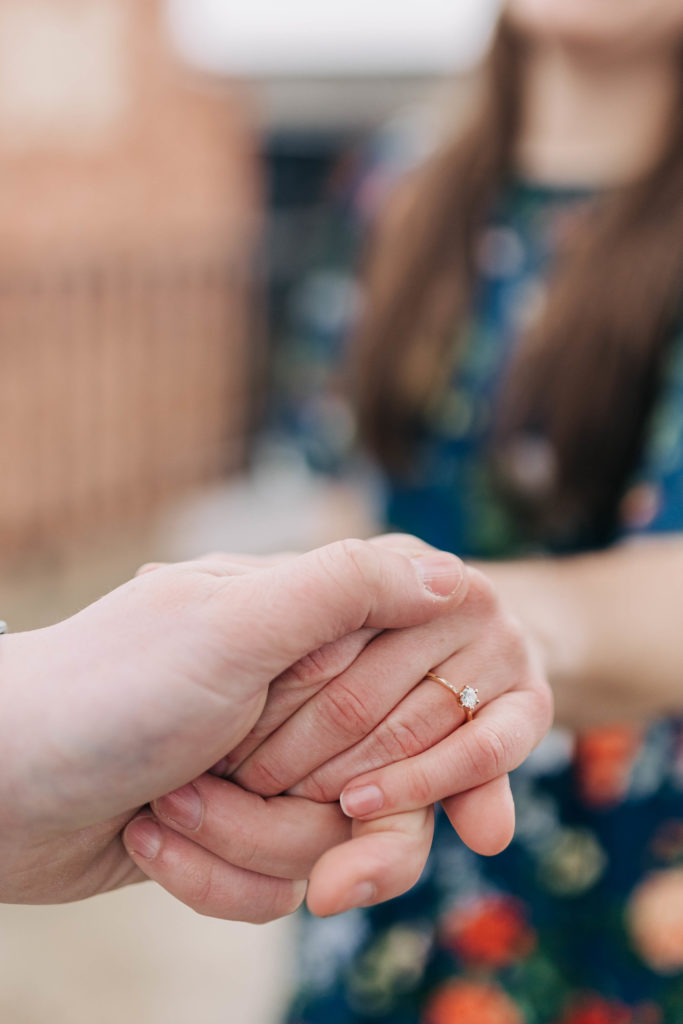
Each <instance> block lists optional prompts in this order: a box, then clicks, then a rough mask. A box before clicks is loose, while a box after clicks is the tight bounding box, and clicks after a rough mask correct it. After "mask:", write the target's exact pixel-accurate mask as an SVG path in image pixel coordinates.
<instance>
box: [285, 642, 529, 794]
mask: <svg viewBox="0 0 683 1024" xmlns="http://www.w3.org/2000/svg"><path fill="white" fill-rule="evenodd" d="M434 672H436V673H437V674H438V675H441V676H443V677H445V678H447V679H449V680H455V681H457V684H456V683H454V685H457V687H458V688H462V687H463V686H464V685H465V684H469V685H471V686H473V687H475V690H476V691H477V692H478V699H479V701H480V703H481V704H482V705H483V704H486V703H488V702H490V701H491V700H493V699H495V698H496V697H498V696H500V694H501V693H503V692H504V691H505V690H507V689H509V688H511V687H512V686H514V685H515V684H517V683H518V681H519V678H520V675H519V674H518V672H517V666H515V665H514V664H513V662H512V659H510V660H508V659H507V658H505V659H504V658H496V657H494V656H493V652H491V650H490V648H489V646H488V644H479V645H477V646H476V647H474V646H472V645H471V646H469V647H466V648H464V649H463V650H462V651H460V652H458V654H456V655H455V656H454V657H452V658H448V659H447V660H446V661H445V662H443V663H441V664H440V665H437V666H436V667H435V668H434ZM521 678H523V676H521ZM464 721H465V712H464V710H463V707H462V705H461V703H460V701H459V699H458V697H457V696H456V695H455V694H454V693H453V692H452V691H451V690H449V689H447V688H446V687H445V686H443V685H441V684H440V683H437V682H435V681H433V680H432V679H428V678H424V679H423V680H422V681H421V682H420V683H419V684H418V685H417V686H415V687H414V688H413V689H412V690H411V691H410V693H408V694H407V696H406V697H404V699H403V700H401V701H399V703H398V704H396V706H395V707H394V708H392V710H391V711H389V713H388V714H387V715H386V716H385V717H384V718H383V719H382V720H381V721H380V722H379V723H378V724H377V725H376V726H375V728H374V729H373V730H372V731H371V732H370V733H369V735H367V736H365V737H364V738H363V739H362V740H360V742H358V743H356V744H355V745H354V746H352V747H350V748H348V749H347V750H345V751H343V752H342V753H341V754H338V755H337V756H336V757H333V758H330V760H328V761H326V762H325V763H324V764H322V765H320V767H318V768H316V769H314V770H313V771H312V772H311V773H310V774H309V775H308V776H307V777H306V778H305V779H302V780H301V782H298V783H297V784H296V785H295V786H291V787H289V789H288V792H290V793H292V794H294V795H296V796H303V797H308V798H309V799H311V800H320V801H322V802H326V801H329V800H338V799H339V794H340V793H341V791H342V789H343V788H344V787H345V786H346V784H347V783H348V782H350V781H351V780H352V779H355V778H357V777H358V776H359V775H363V774H365V773H366V772H368V771H371V770H373V769H375V768H382V767H384V765H387V764H393V763H395V762H396V761H403V760H405V759H406V758H408V757H415V756H416V755H417V754H421V753H422V752H423V751H425V750H427V749H429V747H432V746H434V744H435V743H438V742H439V741H440V740H442V739H444V738H445V737H446V736H448V735H450V733H452V732H453V730H454V729H457V728H458V727H459V726H460V725H462V724H463V722H464Z"/></svg>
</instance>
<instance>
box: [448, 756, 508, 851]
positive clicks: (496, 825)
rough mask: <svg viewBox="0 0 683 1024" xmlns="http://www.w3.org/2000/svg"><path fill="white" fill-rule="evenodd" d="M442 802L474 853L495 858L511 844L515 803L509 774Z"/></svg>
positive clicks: (454, 825) (451, 821) (456, 828)
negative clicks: (494, 856) (495, 855)
mask: <svg viewBox="0 0 683 1024" xmlns="http://www.w3.org/2000/svg"><path fill="white" fill-rule="evenodd" d="M441 803H442V806H443V809H444V811H445V812H446V814H447V815H448V819H449V821H450V823H451V825H452V826H453V828H454V829H455V831H456V832H457V833H458V835H459V836H460V838H461V839H462V841H463V843H465V845H466V846H469V848H470V849H471V850H474V852H475V853H480V854H482V855H483V856H485V857H492V856H493V855H494V854H496V853H500V852H501V851H502V850H504V849H505V847H506V846H508V845H509V844H510V842H511V841H512V837H513V835H514V831H515V803H514V800H513V798H512V790H511V789H510V779H509V777H508V776H507V775H501V776H499V777H498V778H497V779H492V780H491V782H485V783H484V785H483V786H477V788H476V789H469V790H467V791H466V792H465V793H457V794H456V795H455V796H449V797H447V798H446V799H445V800H442V801H441Z"/></svg>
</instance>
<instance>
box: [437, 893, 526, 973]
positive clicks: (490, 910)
mask: <svg viewBox="0 0 683 1024" xmlns="http://www.w3.org/2000/svg"><path fill="white" fill-rule="evenodd" d="M442 939H443V942H444V944H445V945H446V946H447V947H448V948H449V949H451V950H453V952H454V953H456V954H457V955H458V956H459V957H460V958H461V959H462V960H463V961H464V962H465V963H467V964H469V965H470V966H486V967H505V966H507V965H508V964H511V963H514V962H515V961H516V960H521V959H522V958H523V957H525V956H526V955H527V953H529V952H531V950H532V949H533V948H534V946H535V944H536V935H535V933H534V931H533V929H532V928H530V927H529V925H528V924H527V922H526V918H525V915H524V908H523V905H522V904H521V903H520V902H519V901H518V900H515V899H513V898H512V897H509V896H487V897H484V898H483V899H480V900H477V901H476V902H475V903H471V904H469V905H467V906H464V907H456V909H455V910H452V911H451V912H450V913H449V914H448V915H447V916H446V917H445V919H444V921H443V924H442Z"/></svg>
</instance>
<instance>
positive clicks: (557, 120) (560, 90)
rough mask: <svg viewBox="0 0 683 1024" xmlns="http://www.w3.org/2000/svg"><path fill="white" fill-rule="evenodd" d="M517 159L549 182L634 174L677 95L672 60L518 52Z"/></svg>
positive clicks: (650, 155)
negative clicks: (521, 64)
mask: <svg viewBox="0 0 683 1024" xmlns="http://www.w3.org/2000/svg"><path fill="white" fill-rule="evenodd" d="M525 61H526V63H525V74H524V80H523V83H522V123H521V130H520V135H519V143H518V146H517V166H518V169H519V171H520V172H521V173H522V174H523V175H524V176H525V177H529V178H532V179H533V180H538V181H542V182H545V183H547V184H555V185H592V186H595V187H599V186H603V187H604V186H610V185H617V184H620V183H623V182H627V181H631V180H634V179H635V178H637V177H639V176H640V175H641V174H643V173H644V172H646V171H647V170H648V168H649V167H650V166H651V165H652V164H653V163H654V161H655V160H656V159H657V154H658V153H659V152H660V151H661V149H662V146H663V145H664V142H665V140H666V136H667V131H668V130H670V125H671V119H672V117H673V115H674V105H675V103H676V101H677V75H678V71H677V67H676V64H675V62H674V60H673V59H671V61H667V60H666V59H665V58H664V57H662V55H661V54H657V55H649V56H648V57H643V58H642V59H641V60H639V61H638V60H636V59H634V58H633V57H630V58H628V59H626V58H625V59H624V60H623V62H619V61H617V60H613V61H609V60H607V59H605V57H604V55H603V56H602V57H596V55H594V54H585V53H581V54H577V53H575V52H574V51H570V50H569V49H568V48H562V47H560V46H556V47H550V46H548V47H546V46H543V47H541V46H531V47H529V50H528V52H527V53H526V54H525Z"/></svg>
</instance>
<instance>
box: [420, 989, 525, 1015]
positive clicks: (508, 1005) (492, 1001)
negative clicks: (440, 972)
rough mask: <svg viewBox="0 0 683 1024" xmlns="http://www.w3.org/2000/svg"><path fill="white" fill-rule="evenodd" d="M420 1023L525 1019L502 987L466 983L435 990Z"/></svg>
mask: <svg viewBox="0 0 683 1024" xmlns="http://www.w3.org/2000/svg"><path fill="white" fill-rule="evenodd" d="M420 1024H524V1018H523V1017H522V1014H521V1012H520V1010H519V1009H518V1008H517V1007H516V1006H515V1004H514V1003H513V1002H512V1000H511V999H510V997H509V996H507V995H506V994H505V992H502V991H501V990H500V989H499V988H494V986H492V985H483V984H480V983H478V982H473V981H464V980H463V981H452V982H448V983H447V984H445V985H443V986H442V987H441V988H439V989H437V990H436V992H435V993H434V995H433V996H432V998H431V999H430V1000H429V1002H428V1003H427V1006H426V1009H425V1010H424V1011H423V1015H422V1017H421V1018H420Z"/></svg>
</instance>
